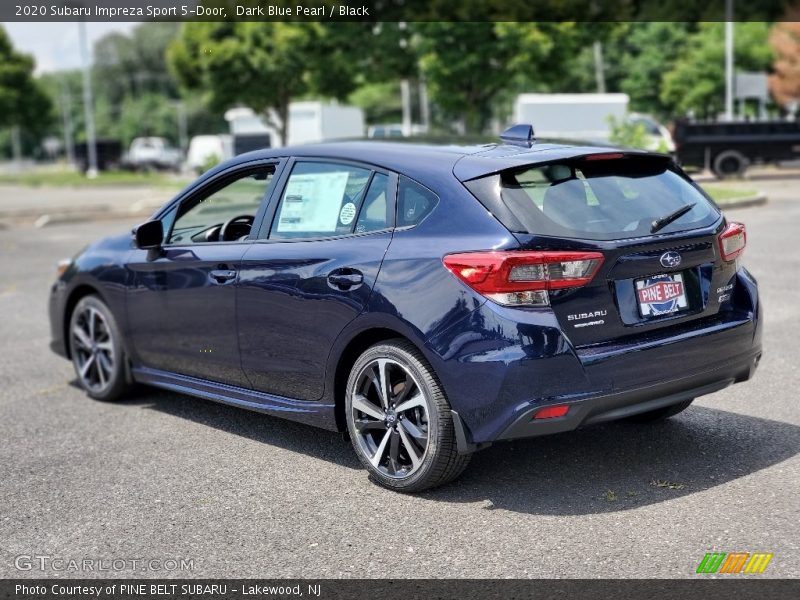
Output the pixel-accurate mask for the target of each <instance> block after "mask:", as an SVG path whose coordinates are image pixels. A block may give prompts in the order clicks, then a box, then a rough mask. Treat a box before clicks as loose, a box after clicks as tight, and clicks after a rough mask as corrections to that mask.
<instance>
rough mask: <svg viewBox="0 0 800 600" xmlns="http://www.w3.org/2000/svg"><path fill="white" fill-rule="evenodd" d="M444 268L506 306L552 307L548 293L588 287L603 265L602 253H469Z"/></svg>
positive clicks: (452, 259) (448, 261)
mask: <svg viewBox="0 0 800 600" xmlns="http://www.w3.org/2000/svg"><path fill="white" fill-rule="evenodd" d="M443 262H444V266H445V267H447V269H448V270H449V271H450V272H451V273H453V275H455V276H456V277H458V278H459V279H460V280H461V281H463V282H464V283H466V284H467V285H468V286H469V287H471V288H472V289H473V290H475V291H476V292H478V293H479V294H482V295H484V296H486V297H487V298H489V299H490V300H493V301H494V302H497V303H498V304H502V305H504V306H540V305H543V304H549V301H550V300H549V295H548V291H549V290H559V289H565V288H576V287H581V286H584V285H586V284H587V283H589V282H590V281H591V280H592V278H593V277H594V276H595V274H596V273H597V270H598V268H599V267H600V265H601V264H602V262H603V255H602V254H600V253H599V252H566V251H539V252H516V251H511V252H508V251H506V252H466V253H463V254H449V255H447V256H445V257H444V259H443Z"/></svg>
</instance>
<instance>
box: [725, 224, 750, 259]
mask: <svg viewBox="0 0 800 600" xmlns="http://www.w3.org/2000/svg"><path fill="white" fill-rule="evenodd" d="M746 245H747V233H746V232H745V229H744V225H742V224H741V223H728V226H727V227H726V228H725V231H723V232H722V233H720V234H719V253H720V255H721V256H722V260H724V261H730V260H733V259H734V258H736V257H737V256H739V255H740V254H741V253H742V252H744V247H745V246H746Z"/></svg>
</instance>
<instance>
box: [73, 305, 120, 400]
mask: <svg viewBox="0 0 800 600" xmlns="http://www.w3.org/2000/svg"><path fill="white" fill-rule="evenodd" d="M68 335H69V344H70V356H72V364H73V366H74V367H75V374H76V375H77V377H78V382H79V383H80V384H81V387H82V388H83V389H84V390H85V391H86V393H87V394H88V395H89V396H90V397H91V398H94V399H95V400H103V401H106V402H112V401H114V400H118V399H120V398H121V397H122V396H123V395H124V394H125V392H127V391H128V390H129V388H130V385H129V384H128V382H127V378H126V372H125V371H126V370H125V365H126V360H127V359H126V357H125V351H124V349H123V347H122V335H121V334H120V331H119V327H118V326H117V322H116V320H115V319H114V315H113V314H111V310H110V309H109V308H108V306H106V304H105V303H104V302H103V301H102V300H100V298H98V297H97V296H84V297H83V298H81V299H80V300H79V301H78V303H77V304H76V305H75V308H74V310H73V311H72V314H71V315H70V320H69V332H68Z"/></svg>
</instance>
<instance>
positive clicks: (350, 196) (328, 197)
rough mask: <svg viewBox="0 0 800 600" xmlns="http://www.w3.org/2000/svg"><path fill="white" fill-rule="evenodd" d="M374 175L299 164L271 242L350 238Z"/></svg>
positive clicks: (286, 190) (356, 169) (274, 224)
mask: <svg viewBox="0 0 800 600" xmlns="http://www.w3.org/2000/svg"><path fill="white" fill-rule="evenodd" d="M370 175H372V171H371V170H370V169H364V168H360V167H354V166H351V165H344V164H336V163H325V162H316V161H314V162H297V163H296V164H295V165H294V168H293V169H292V172H291V174H290V175H289V178H288V180H287V182H286V187H285V188H284V190H283V194H282V195H281V200H280V204H279V205H278V209H277V213H276V215H275V218H274V219H273V221H272V227H271V229H270V233H269V237H270V239H298V238H299V239H303V238H318V237H332V236H337V235H348V234H350V233H352V232H353V230H354V229H355V227H356V217H357V215H358V214H359V208H360V207H361V204H362V202H363V200H364V195H365V192H366V189H365V188H366V187H367V184H368V183H369V180H370Z"/></svg>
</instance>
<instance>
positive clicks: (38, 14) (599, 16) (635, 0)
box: [0, 0, 800, 22]
mask: <svg viewBox="0 0 800 600" xmlns="http://www.w3.org/2000/svg"><path fill="white" fill-rule="evenodd" d="M731 6H732V8H733V11H732V12H731V13H726V0H708V1H706V2H694V1H692V0H338V1H336V0H334V1H331V0H3V2H0V21H5V22H14V21H25V22H36V21H42V22H45V21H50V22H59V21H63V22H69V21H77V20H84V21H151V20H154V21H188V20H198V21H235V20H240V21H309V22H311V21H366V22H381V21H390V22H396V21H458V22H467V21H472V22H477V21H517V22H533V21H537V22H548V21H549V22H556V21H593V22H618V21H691V22H696V21H723V20H728V19H730V20H736V21H772V20H776V19H781V18H785V19H789V20H792V19H798V18H800V12H797V10H795V11H793V10H792V9H800V0H733V2H732V4H731Z"/></svg>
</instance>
